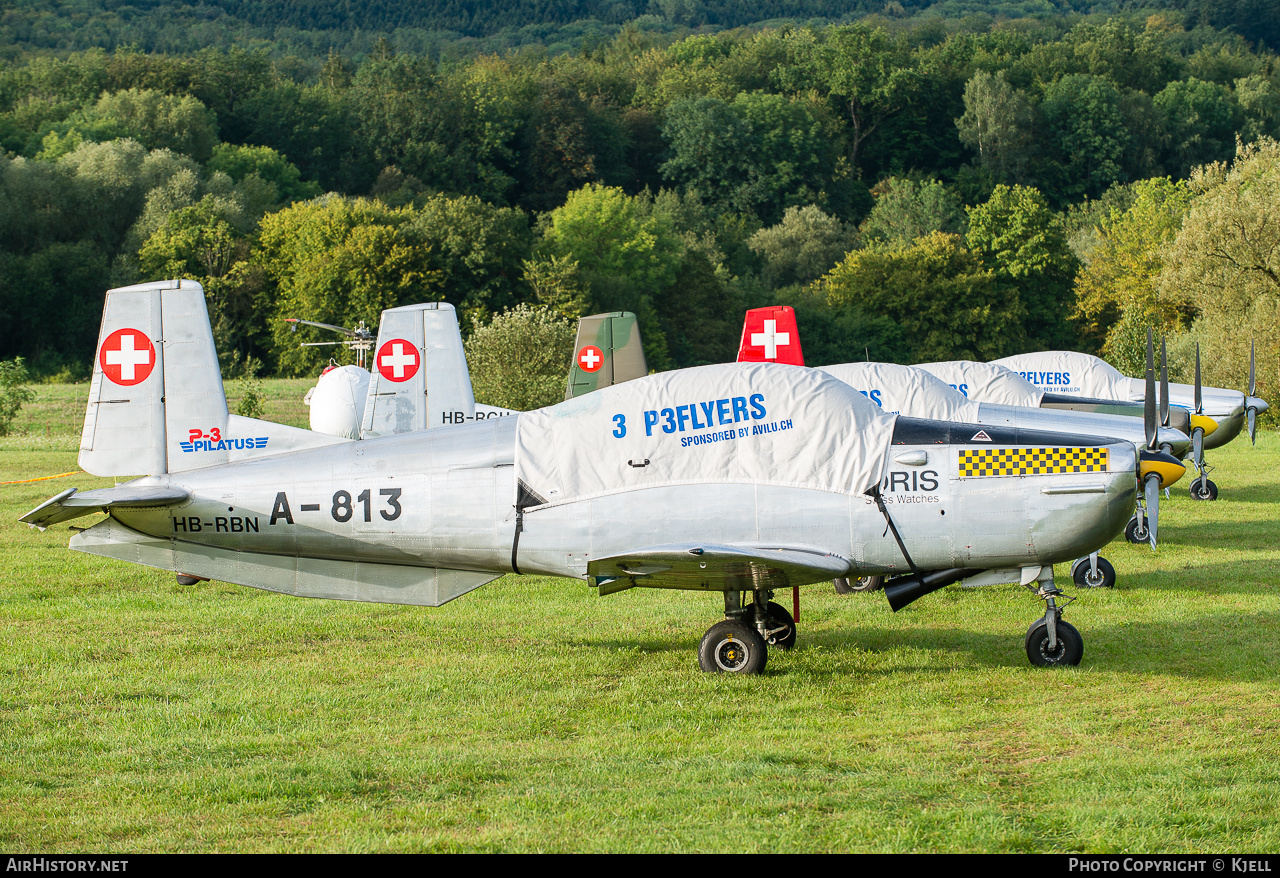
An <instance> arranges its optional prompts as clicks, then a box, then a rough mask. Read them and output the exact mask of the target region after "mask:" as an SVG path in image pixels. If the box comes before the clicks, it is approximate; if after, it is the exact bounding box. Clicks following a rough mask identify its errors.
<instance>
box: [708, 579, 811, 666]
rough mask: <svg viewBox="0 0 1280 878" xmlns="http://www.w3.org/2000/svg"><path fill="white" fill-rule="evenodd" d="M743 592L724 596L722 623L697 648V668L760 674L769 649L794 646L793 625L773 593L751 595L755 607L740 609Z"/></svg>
mask: <svg viewBox="0 0 1280 878" xmlns="http://www.w3.org/2000/svg"><path fill="white" fill-rule="evenodd" d="M745 594H746V592H741V591H726V592H725V593H724V621H723V622H717V623H716V624H715V625H712V626H711V627H710V628H709V629H708V630H707V633H706V634H704V635H703V636H702V643H701V644H700V645H699V646H698V664H699V665H700V666H701V667H702V670H704V671H709V672H711V673H722V672H723V673H729V674H759V673H760V672H761V671H763V670H764V666H765V662H767V661H768V659H769V647H770V646H776V647H778V648H779V649H791V647H793V646H795V645H796V623H795V620H794V619H792V618H791V614H790V613H788V612H787V610H786V608H785V607H783V606H782V605H781V604H775V603H774V602H773V601H772V600H770V598H772V597H773V592H771V591H768V590H763V589H762V590H760V591H757V592H755V593H754V598H753V600H754V603H752V604H750V605H748V606H745V607H744V606H743V604H742V598H743V595H745Z"/></svg>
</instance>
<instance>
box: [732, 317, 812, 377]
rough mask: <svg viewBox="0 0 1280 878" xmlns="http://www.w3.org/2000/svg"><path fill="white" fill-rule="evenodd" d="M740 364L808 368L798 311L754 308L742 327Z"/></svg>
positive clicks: (739, 351)
mask: <svg viewBox="0 0 1280 878" xmlns="http://www.w3.org/2000/svg"><path fill="white" fill-rule="evenodd" d="M738 362H739V363H789V364H790V365H792V366H803V365H804V352H803V351H801V350H800V330H799V328H798V327H797V326H796V312H794V311H792V310H791V308H790V307H789V306H787V305H773V306H770V307H768V308H752V309H751V310H750V311H748V312H747V317H746V320H744V321H743V324H742V344H740V345H739V346H738Z"/></svg>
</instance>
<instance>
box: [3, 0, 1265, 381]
mask: <svg viewBox="0 0 1280 878" xmlns="http://www.w3.org/2000/svg"><path fill="white" fill-rule="evenodd" d="M1275 5H1276V4H1275V3H1271V2H1269V0H1268V2H1255V3H1243V2H1242V3H1234V4H1229V3H1225V2H1223V3H1217V4H1215V3H1211V2H1209V0H1202V2H1188V3H1185V4H1182V5H1181V6H1180V7H1174V6H1170V5H1168V4H1164V5H1163V6H1162V7H1161V8H1158V9H1157V8H1154V7H1152V8H1148V7H1143V6H1141V5H1139V4H1133V3H1115V4H1111V5H1110V6H1105V7H1104V6H1099V5H1097V4H1091V5H1089V6H1088V7H1085V6H1084V5H1083V4H1071V3H1066V4H1049V3H1047V2H1044V3H1034V4H1032V3H1028V4H1020V5H1018V6H1016V7H1015V6H1006V7H1000V8H1003V9H1004V10H1005V11H1006V12H1007V13H1009V14H1007V15H1006V14H997V15H993V14H991V10H993V9H995V10H996V11H997V12H999V11H1000V8H997V7H993V6H991V5H989V4H988V5H984V6H982V7H981V8H979V7H978V5H977V4H973V5H972V6H970V5H966V4H962V3H959V2H955V0H953V2H950V3H948V4H943V5H941V6H938V5H935V6H932V7H929V8H928V9H927V10H925V8H924V7H923V6H921V5H920V4H904V3H899V2H890V3H889V4H887V5H884V4H878V3H877V4H872V6H873V7H874V8H864V7H863V6H860V5H858V4H853V5H850V6H848V7H842V8H841V9H840V10H839V15H832V14H826V15H823V14H822V13H823V12H824V11H826V12H828V13H829V12H830V10H831V5H830V4H821V3H817V2H807V0H775V2H772V3H759V4H727V3H717V2H697V0H688V2H684V0H673V2H669V3H668V2H662V0H655V2H652V3H645V4H639V3H627V2H619V3H613V4H595V3H586V2H570V0H565V2H561V3H556V2H545V3H537V4H534V3H519V4H503V5H501V6H500V5H499V4H496V3H483V2H467V3H463V2H456V3H444V4H441V3H434V4H426V3H415V2H406V3H399V4H390V3H377V2H375V3H368V4H334V3H323V4H322V3H319V2H314V3H310V2H290V3H271V2H262V3H259V2H255V3H247V2H242V0H215V2H206V3H203V4H201V5H199V6H185V5H179V4H175V3H171V2H165V0H154V2H147V0H137V2H132V3H129V4H124V3H115V2H110V0H80V2H67V3H56V2H52V0H39V2H30V3H17V4H15V5H12V6H11V7H10V8H8V9H7V10H6V11H5V12H4V13H3V15H2V16H0V28H2V29H3V32H4V34H5V35H6V36H7V37H8V40H7V42H6V47H7V56H6V57H7V60H5V61H2V62H0V147H2V148H3V151H4V153H5V154H4V156H3V157H0V242H2V245H0V247H2V249H0V358H8V357H12V356H15V355H20V356H23V357H25V358H26V359H27V361H28V363H29V364H31V365H33V366H34V368H35V369H36V370H37V372H38V373H40V374H42V375H61V376H63V377H76V376H79V375H83V374H85V372H87V368H88V363H89V361H90V358H91V356H92V350H93V344H94V340H95V338H96V334H97V327H98V319H99V314H100V309H101V301H102V293H103V292H104V291H105V289H107V288H108V287H111V286H118V285H122V284H127V283H133V282H138V281H142V280H152V279H158V278H165V277H175V276H184V277H193V278H196V279H198V280H200V281H201V282H202V283H203V284H204V285H205V288H206V291H207V294H208V298H209V304H210V311H211V315H212V316H213V319H214V323H215V333H216V335H217V338H218V343H219V347H220V350H221V351H222V352H223V356H224V361H225V366H226V369H227V371H228V372H229V373H235V372H237V371H238V370H243V369H244V368H245V366H246V363H261V364H264V368H265V369H266V371H268V372H272V373H278V374H285V375H294V374H307V373H309V372H312V371H313V370H315V369H317V368H318V366H319V365H320V363H321V360H322V359H323V358H324V357H325V356H328V353H318V352H317V349H315V348H307V349H302V348H299V347H298V346H297V342H298V340H299V339H298V336H290V335H289V333H288V329H287V327H286V325H285V324H284V323H283V320H282V318H283V317H286V316H299V317H306V318H309V319H313V320H319V321H323V322H328V323H342V324H347V325H351V324H354V323H355V322H357V321H359V320H364V321H366V322H367V323H370V324H374V323H376V320H377V315H378V312H379V311H380V310H381V309H383V308H386V307H392V306H395V305H400V304H408V303H411V302H418V301H428V300H448V301H450V302H453V303H454V304H455V305H457V306H458V307H459V309H460V311H461V313H462V314H463V316H464V323H465V326H464V331H465V332H467V333H470V332H471V331H472V330H473V329H477V328H479V327H482V326H486V325H488V324H489V323H490V321H491V320H493V318H494V317H495V315H498V314H501V313H503V312H505V311H507V310H509V309H511V308H514V307H516V306H521V305H528V306H534V307H536V308H540V309H543V310H545V311H546V312H547V313H548V314H550V315H551V316H553V317H557V318H559V319H565V320H569V319H572V318H574V317H576V316H578V315H581V314H584V313H589V312H592V311H601V310H612V309H622V308H625V309H628V310H632V311H636V312H637V313H638V314H639V315H640V319H641V324H642V329H643V332H644V337H645V343H646V351H647V354H648V357H649V362H650V365H651V367H652V368H655V369H666V368H672V367H679V366H688V365H695V364H699V363H708V362H719V361H723V360H728V359H731V358H732V356H733V353H734V351H735V350H736V342H737V337H738V333H739V331H740V327H741V314H742V311H743V309H744V308H746V307H752V306H756V305H762V304H775V303H784V304H792V305H793V306H795V307H796V309H797V312H798V314H799V316H800V318H801V326H802V334H803V337H804V343H805V348H806V354H807V358H808V360H809V361H810V362H812V363H814V364H822V363H829V362H840V361H847V360H851V359H862V358H863V357H865V356H870V357H872V358H874V359H884V360H895V361H899V362H915V361H922V360H936V359H954V358H974V359H989V358H993V357H998V356H1003V355H1005V354H1009V353H1015V352H1019V351H1022V350H1027V349H1034V348H1056V347H1072V348H1084V349H1089V350H1098V351H1102V352H1104V353H1106V354H1107V355H1108V356H1110V357H1111V358H1112V359H1113V360H1116V361H1118V362H1119V363H1121V364H1122V365H1125V366H1127V367H1132V364H1133V360H1134V357H1135V356H1136V352H1137V351H1138V350H1139V349H1140V345H1139V344H1138V339H1139V337H1140V336H1141V335H1142V334H1143V333H1144V332H1145V327H1146V326H1147V325H1155V326H1156V327H1157V328H1158V329H1161V330H1164V331H1167V332H1170V333H1172V334H1173V342H1174V343H1173V349H1174V353H1175V357H1177V358H1179V362H1180V363H1182V362H1186V361H1187V357H1188V356H1189V354H1188V353H1187V352H1188V351H1190V350H1191V346H1192V345H1193V344H1194V341H1195V340H1204V341H1205V342H1206V343H1208V342H1209V341H1213V342H1214V343H1216V344H1218V345H1219V346H1220V347H1221V348H1223V349H1225V348H1227V347H1230V348H1231V349H1232V350H1233V351H1234V350H1235V349H1236V348H1241V347H1243V348H1247V337H1246V333H1248V334H1256V335H1257V337H1258V340H1259V343H1260V350H1261V351H1262V352H1263V353H1264V356H1271V357H1274V355H1275V353H1276V352H1277V350H1278V349H1280V338H1277V337H1275V335H1276V331H1275V329H1274V327H1275V326H1276V325H1277V323H1278V322H1280V321H1277V320H1276V319H1275V317H1276V308H1277V306H1276V303H1277V301H1280V290H1277V289H1276V283H1275V281H1273V280H1271V279H1270V277H1276V276H1280V273H1278V272H1277V269H1278V268H1280V266H1276V265H1273V264H1272V262H1273V261H1274V258H1275V257H1273V256H1270V255H1269V251H1267V249H1266V247H1265V242H1266V240H1268V239H1267V236H1268V235H1271V234H1273V233H1274V229H1273V228H1272V226H1273V225H1274V223H1275V220H1274V218H1273V217H1272V216H1271V212H1272V211H1273V210H1274V204H1275V203H1276V201H1275V198H1274V195H1275V194H1276V176H1277V173H1278V169H1280V158H1278V157H1277V154H1276V147H1275V143H1274V139H1275V138H1277V137H1280V79H1278V77H1280V71H1278V70H1277V66H1276V56H1275V54H1274V53H1273V52H1272V51H1271V50H1270V49H1269V48H1268V46H1270V45H1274V44H1275V43H1274V41H1273V40H1272V35H1271V33H1270V32H1269V31H1267V29H1266V28H1267V27H1270V26H1271V23H1272V22H1275V21H1280V16H1271V17H1268V16H1267V15H1266V14H1265V13H1266V12H1267V11H1268V7H1271V8H1274V6H1275ZM1024 7H1027V8H1024ZM1099 9H1102V10H1103V11H1104V12H1106V13H1108V14H1105V15H1104V14H1099V13H1098V10H1099ZM922 10H925V11H926V12H928V13H929V14H922ZM1029 12H1033V13H1035V15H1034V16H1030V15H1028V13H1029ZM1085 12H1088V13H1090V14H1088V15H1085V14H1083V13H1085ZM867 13H871V14H870V15H867ZM940 13H941V14H940ZM637 16H639V17H638V18H637ZM948 16H950V17H948ZM588 17H589V20H586V21H584V18H588ZM782 18H789V19H796V20H795V21H792V22H791V23H783V22H779V21H777V20H778V19H782ZM197 19H198V21H197ZM766 19H767V20H769V21H767V22H766V23H764V24H760V21H761V20H766ZM799 19H806V20H805V21H799ZM162 23H163V24H162ZM749 24H750V25H752V26H746V25H749ZM174 27H177V28H178V30H177V31H174V32H173V33H172V34H171V36H172V39H170V38H169V37H165V36H164V35H163V34H164V33H165V32H167V29H170V28H174ZM202 27H203V28H204V29H203V30H201V28H202ZM178 31H181V33H179V32H178ZM517 31H519V32H520V33H521V34H523V35H520V34H517ZM410 32H412V34H416V35H417V36H414V37H413V38H412V39H410V36H411V33H410ZM538 33H541V35H542V36H541V38H538V37H537V34H538ZM326 34H327V35H329V36H330V37H332V39H330V40H329V41H328V42H327V43H325V42H324V41H323V40H322V39H321V37H323V36H324V35H326ZM433 34H434V35H435V36H431V35H433ZM440 34H445V35H446V36H445V37H440V36H439V35H440ZM449 34H452V37H448V35H449ZM428 37H430V38H428ZM463 37H465V39H463ZM526 37H527V38H528V39H526ZM184 40H185V41H186V42H183V41H184ZM433 40H434V42H433ZM485 40H498V43H496V44H490V46H491V47H494V48H502V47H503V45H504V44H503V42H502V41H503V40H505V41H506V43H505V45H508V46H510V45H517V44H518V45H523V46H524V47H523V48H521V49H519V50H513V51H492V52H486V51H483V49H484V48H485V44H484V41H485ZM468 41H470V42H468ZM569 43H572V46H568V44H569ZM443 46H449V47H450V48H449V49H448V50H447V51H442V50H441V47H443ZM1268 187H1271V188H1268ZM1267 197H1271V199H1272V200H1271V201H1270V202H1268V201H1266V200H1265V199H1266V198H1267ZM1250 199H1253V201H1250ZM1250 205H1252V207H1251V206H1250ZM1250 210H1253V211H1254V215H1255V220H1256V222H1255V225H1256V226H1257V228H1251V229H1250V230H1249V234H1247V235H1243V236H1242V235H1241V234H1240V233H1239V231H1238V229H1237V230H1236V231H1235V232H1232V231H1231V229H1232V228H1233V227H1232V226H1231V223H1233V222H1237V221H1238V220H1240V218H1242V217H1248V216H1250V213H1249V212H1250ZM1233 211H1234V213H1233ZM1233 217H1235V219H1233ZM1215 236H1218V237H1216V238H1215ZM1223 239H1225V240H1226V241H1227V242H1228V244H1235V245H1240V244H1241V243H1242V242H1245V243H1250V244H1251V245H1252V244H1257V245H1258V246H1257V248H1255V249H1256V252H1253V253H1251V254H1248V253H1236V254H1233V255H1232V256H1231V258H1230V259H1229V260H1226V261H1225V262H1224V261H1223V259H1222V257H1221V255H1217V256H1215V255H1214V254H1220V253H1221V251H1222V240H1223ZM1277 240H1278V241H1280V238H1277ZM1215 259H1216V260H1217V261H1216V262H1215ZM1250 259H1252V260H1253V262H1250V261H1249V260H1250ZM1197 260H1199V261H1197ZM1188 266H1198V268H1195V269H1189V268H1188ZM1232 271H1235V272H1236V274H1235V275H1232V274H1231V272H1232ZM1242 339H1243V340H1242ZM1246 359H1247V358H1246ZM1264 362H1265V361H1264ZM1272 362H1274V360H1272ZM1212 368H1213V369H1216V370H1218V372H1217V373H1216V374H1213V375H1211V377H1213V378H1214V379H1215V380H1218V381H1220V382H1223V383H1225V382H1227V381H1228V380H1230V381H1232V382H1237V383H1238V378H1239V373H1240V371H1241V370H1242V369H1243V366H1242V365H1241V357H1240V356H1237V355H1236V354H1235V353H1232V354H1231V355H1230V356H1227V355H1225V354H1224V355H1223V356H1221V357H1218V358H1215V361H1214V364H1213V366H1212ZM1273 371H1274V370H1273Z"/></svg>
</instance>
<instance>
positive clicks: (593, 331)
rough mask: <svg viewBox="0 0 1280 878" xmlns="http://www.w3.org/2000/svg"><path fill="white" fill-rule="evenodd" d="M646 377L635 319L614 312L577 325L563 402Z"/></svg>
mask: <svg viewBox="0 0 1280 878" xmlns="http://www.w3.org/2000/svg"><path fill="white" fill-rule="evenodd" d="M648 374H649V367H648V365H647V364H646V363H645V359H644V346H643V345H642V344H641V342H640V326H639V324H638V323H637V322H636V315H634V314H632V313H631V312H630V311H614V312H612V313H609V314H593V315H592V316H590V317H583V318H582V319H581V320H579V321H578V337H577V339H576V340H575V341H574V344H573V362H572V363H571V364H570V366H569V388H568V390H567V391H566V392H565V395H564V398H565V399H573V398H574V397H575V396H582V394H584V393H590V392H591V391H593V390H599V389H600V388H602V387H609V386H610V385H613V384H621V383H622V382H624V381H630V380H631V379H632V378H641V377H643V376H645V375H648Z"/></svg>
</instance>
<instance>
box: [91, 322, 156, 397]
mask: <svg viewBox="0 0 1280 878" xmlns="http://www.w3.org/2000/svg"><path fill="white" fill-rule="evenodd" d="M98 363H99V365H101V366H102V374H103V375H106V376H107V379H108V380H109V381H112V382H113V383H115V384H122V385H125V386H126V387H127V386H129V385H133V384H141V383H142V382H143V381H146V380H147V377H148V376H149V375H150V374H151V370H152V369H154V368H155V365H156V348H155V345H153V344H152V343H151V339H149V338H147V336H146V334H145V333H143V332H140V331H139V330H137V329H117V330H116V331H115V332H113V333H111V334H110V335H108V336H107V340H106V341H104V342H103V343H102V350H101V351H99V352H98Z"/></svg>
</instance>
